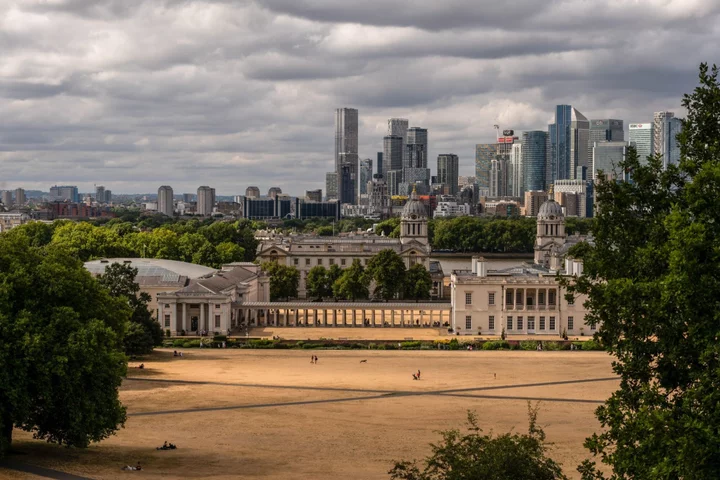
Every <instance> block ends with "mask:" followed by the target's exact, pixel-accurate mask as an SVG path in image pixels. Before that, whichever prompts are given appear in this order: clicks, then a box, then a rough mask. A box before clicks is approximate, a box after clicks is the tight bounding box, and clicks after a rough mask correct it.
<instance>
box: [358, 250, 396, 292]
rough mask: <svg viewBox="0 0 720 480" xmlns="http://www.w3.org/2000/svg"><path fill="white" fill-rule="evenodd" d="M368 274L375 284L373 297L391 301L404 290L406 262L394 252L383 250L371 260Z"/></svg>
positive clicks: (368, 265)
mask: <svg viewBox="0 0 720 480" xmlns="http://www.w3.org/2000/svg"><path fill="white" fill-rule="evenodd" d="M366 273H367V275H368V276H369V277H370V278H371V279H372V280H373V281H374V282H375V289H374V290H373V296H374V297H376V298H382V299H383V300H390V299H392V298H395V296H396V295H397V294H398V293H399V292H400V290H401V289H402V286H403V281H404V278H405V262H403V259H402V258H401V257H400V255H398V254H397V253H395V251H394V250H391V249H386V250H382V251H380V252H379V253H378V254H377V255H375V256H374V257H372V258H371V259H370V261H369V262H368V264H367V268H366Z"/></svg>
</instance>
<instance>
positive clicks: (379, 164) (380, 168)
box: [375, 152, 383, 175]
mask: <svg viewBox="0 0 720 480" xmlns="http://www.w3.org/2000/svg"><path fill="white" fill-rule="evenodd" d="M375 168H376V169H377V173H379V174H381V175H382V172H383V152H377V165H376V166H375Z"/></svg>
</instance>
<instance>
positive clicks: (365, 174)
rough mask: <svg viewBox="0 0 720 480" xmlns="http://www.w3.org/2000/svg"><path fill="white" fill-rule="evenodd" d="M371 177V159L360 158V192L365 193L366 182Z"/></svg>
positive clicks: (366, 192)
mask: <svg viewBox="0 0 720 480" xmlns="http://www.w3.org/2000/svg"><path fill="white" fill-rule="evenodd" d="M372 178H373V161H372V158H365V159H363V160H360V194H361V195H367V194H368V191H367V188H368V182H370V181H372Z"/></svg>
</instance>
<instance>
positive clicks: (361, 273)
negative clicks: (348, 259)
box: [333, 258, 370, 302]
mask: <svg viewBox="0 0 720 480" xmlns="http://www.w3.org/2000/svg"><path fill="white" fill-rule="evenodd" d="M369 283H370V279H369V278H368V276H367V275H366V274H365V269H364V268H363V266H362V264H361V263H360V260H359V259H357V258H356V259H355V260H353V262H352V265H350V266H349V267H348V268H346V269H345V271H344V272H343V273H342V275H341V276H340V278H338V279H337V280H336V281H335V283H334V284H333V294H334V295H335V298H347V299H349V300H352V301H353V302H354V301H355V300H358V299H362V298H367V297H368V293H369V292H368V285H369Z"/></svg>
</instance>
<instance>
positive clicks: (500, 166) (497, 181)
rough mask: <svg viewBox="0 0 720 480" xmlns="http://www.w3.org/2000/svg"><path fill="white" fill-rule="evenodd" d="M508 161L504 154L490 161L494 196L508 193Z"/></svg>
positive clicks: (490, 193)
mask: <svg viewBox="0 0 720 480" xmlns="http://www.w3.org/2000/svg"><path fill="white" fill-rule="evenodd" d="M506 186H507V161H506V160H505V158H504V156H502V155H498V156H497V158H495V159H493V160H491V161H490V192H489V196H490V197H493V198H497V197H504V196H506V195H507V191H506Z"/></svg>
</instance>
